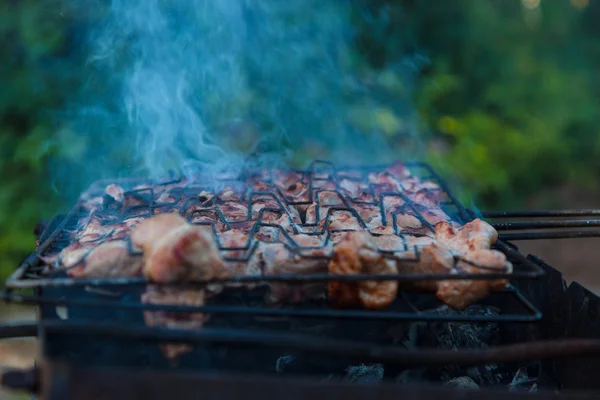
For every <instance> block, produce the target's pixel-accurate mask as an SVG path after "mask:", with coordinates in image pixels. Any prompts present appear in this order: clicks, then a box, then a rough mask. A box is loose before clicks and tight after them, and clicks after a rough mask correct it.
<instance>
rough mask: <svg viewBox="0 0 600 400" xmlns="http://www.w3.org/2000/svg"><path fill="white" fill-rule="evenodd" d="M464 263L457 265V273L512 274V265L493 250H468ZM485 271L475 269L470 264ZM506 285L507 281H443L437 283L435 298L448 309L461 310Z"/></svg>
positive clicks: (460, 262) (502, 255) (503, 256)
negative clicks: (446, 305) (494, 272)
mask: <svg viewBox="0 0 600 400" xmlns="http://www.w3.org/2000/svg"><path fill="white" fill-rule="evenodd" d="M464 259H465V261H462V260H461V261H459V262H458V263H457V266H456V267H457V270H458V272H462V273H469V274H483V273H492V272H493V271H494V269H496V270H497V271H498V272H512V264H510V262H508V261H507V260H506V256H505V255H504V254H503V253H500V252H499V251H495V250H485V249H484V250H481V249H479V250H470V251H469V252H468V253H467V254H466V255H465V257H464ZM469 262H470V263H475V264H477V265H478V266H481V267H485V268H487V269H482V268H477V267H475V266H473V265H472V264H470V263H469ZM507 284H508V281H507V280H504V279H498V280H494V281H490V280H466V279H465V280H445V281H442V282H440V283H439V285H438V290H437V293H436V295H437V297H438V299H440V300H441V301H443V302H444V303H446V304H448V305H449V306H450V307H453V308H456V309H458V310H462V309H464V308H466V307H468V306H469V305H471V304H473V303H475V302H477V301H479V300H481V299H483V298H484V297H486V296H487V295H488V294H489V293H490V292H491V291H497V290H501V289H503V288H504V287H506V285H507Z"/></svg>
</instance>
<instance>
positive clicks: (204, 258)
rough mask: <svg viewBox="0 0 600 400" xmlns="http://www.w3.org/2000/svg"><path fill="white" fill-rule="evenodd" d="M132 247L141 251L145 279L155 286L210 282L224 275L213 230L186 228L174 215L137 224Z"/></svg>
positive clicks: (189, 225) (161, 216)
mask: <svg viewBox="0 0 600 400" xmlns="http://www.w3.org/2000/svg"><path fill="white" fill-rule="evenodd" d="M131 241H132V243H133V244H134V245H135V246H136V247H139V248H141V249H143V250H144V261H145V262H144V275H145V276H146V277H147V278H148V279H150V280H152V281H155V282H163V283H170V282H178V281H184V280H202V279H212V278H216V277H220V276H222V275H223V273H224V270H223V261H222V260H221V257H220V255H219V251H218V248H217V244H216V241H215V239H214V237H213V234H212V230H211V229H210V227H208V226H204V225H191V224H188V223H187V222H186V221H185V220H184V219H183V218H182V217H181V216H179V215H177V214H173V213H170V214H159V215H157V216H155V217H152V218H150V219H147V220H145V221H144V222H142V223H140V224H139V225H138V226H137V227H136V228H135V230H134V232H133V234H132V235H131Z"/></svg>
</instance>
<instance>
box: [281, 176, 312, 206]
mask: <svg viewBox="0 0 600 400" xmlns="http://www.w3.org/2000/svg"><path fill="white" fill-rule="evenodd" d="M273 183H274V184H275V187H276V188H277V189H279V190H280V191H281V193H282V194H283V197H284V198H285V200H287V201H288V202H302V201H308V200H309V195H310V193H309V191H308V184H307V182H306V181H304V179H303V176H302V174H300V173H296V172H290V171H274V173H273Z"/></svg>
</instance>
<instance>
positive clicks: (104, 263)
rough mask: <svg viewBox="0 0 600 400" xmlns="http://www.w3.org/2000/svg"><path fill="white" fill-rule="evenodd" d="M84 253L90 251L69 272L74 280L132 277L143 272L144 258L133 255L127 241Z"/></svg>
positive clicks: (112, 243) (109, 243)
mask: <svg viewBox="0 0 600 400" xmlns="http://www.w3.org/2000/svg"><path fill="white" fill-rule="evenodd" d="M83 251H89V253H86V254H87V255H86V256H85V259H84V260H82V261H81V262H75V263H74V264H73V268H70V269H68V270H67V275H69V276H70V277H72V278H100V277H102V278H111V277H132V276H136V275H139V274H140V273H141V271H142V257H141V256H136V255H132V254H131V252H130V251H129V246H128V244H127V242H125V241H121V240H118V241H111V242H106V243H102V244H100V245H98V246H96V247H94V248H92V249H91V250H89V249H85V248H84V249H83V250H82V252H83ZM82 255H83V254H82ZM79 259H80V260H81V257H80V258H79ZM63 262H64V260H63Z"/></svg>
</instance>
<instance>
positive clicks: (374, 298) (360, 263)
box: [328, 232, 398, 309]
mask: <svg viewBox="0 0 600 400" xmlns="http://www.w3.org/2000/svg"><path fill="white" fill-rule="evenodd" d="M333 251H334V253H333V258H332V259H331V261H330V262H329V273H330V274H344V275H350V274H360V273H369V274H395V273H397V268H396V263H395V262H394V261H393V260H391V259H387V258H384V257H383V256H382V255H381V253H379V252H378V251H377V248H376V246H375V244H374V243H373V242H372V240H371V239H370V235H369V234H368V233H366V232H347V233H346V234H345V236H344V238H343V239H342V240H341V241H340V242H339V243H337V244H336V245H335V247H334V250H333ZM397 292H398V282H396V281H380V282H377V281H371V282H369V281H366V282H365V281H361V282H356V283H355V282H351V283H347V282H329V285H328V294H329V301H330V302H331V303H332V304H333V305H334V306H337V307H354V306H357V305H362V306H363V307H365V308H370V309H379V308H383V307H386V306H388V305H389V304H390V303H392V301H394V299H395V298H396V294H397Z"/></svg>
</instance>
